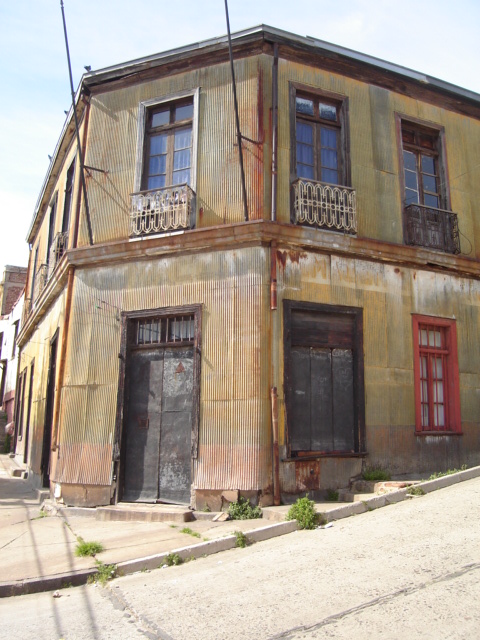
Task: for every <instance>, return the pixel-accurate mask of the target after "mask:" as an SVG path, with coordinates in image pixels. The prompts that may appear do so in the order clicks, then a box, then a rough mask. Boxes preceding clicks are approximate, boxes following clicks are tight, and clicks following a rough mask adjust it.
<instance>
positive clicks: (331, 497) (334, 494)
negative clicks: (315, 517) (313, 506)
mask: <svg viewBox="0 0 480 640" xmlns="http://www.w3.org/2000/svg"><path fill="white" fill-rule="evenodd" d="M337 501H338V491H335V489H327V502H337Z"/></svg>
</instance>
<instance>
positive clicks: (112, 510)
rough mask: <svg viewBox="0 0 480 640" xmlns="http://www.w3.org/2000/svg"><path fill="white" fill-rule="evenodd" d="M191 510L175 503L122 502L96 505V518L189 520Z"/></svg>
mask: <svg viewBox="0 0 480 640" xmlns="http://www.w3.org/2000/svg"><path fill="white" fill-rule="evenodd" d="M194 519H195V518H194V515H193V511H192V510H191V509H188V508H185V507H178V506H175V505H165V504H161V505H160V504H153V505H141V506H139V505H132V504H122V505H121V506H119V505H115V506H111V507H97V508H96V520H102V521H114V520H116V521H122V522H191V521H192V520H194Z"/></svg>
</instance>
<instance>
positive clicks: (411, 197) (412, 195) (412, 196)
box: [405, 189, 418, 205]
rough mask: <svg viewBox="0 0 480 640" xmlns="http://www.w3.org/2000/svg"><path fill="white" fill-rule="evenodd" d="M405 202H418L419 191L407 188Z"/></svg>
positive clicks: (407, 203)
mask: <svg viewBox="0 0 480 640" xmlns="http://www.w3.org/2000/svg"><path fill="white" fill-rule="evenodd" d="M405 204H406V205H409V204H418V191H412V189H405Z"/></svg>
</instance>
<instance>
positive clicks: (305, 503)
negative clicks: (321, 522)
mask: <svg viewBox="0 0 480 640" xmlns="http://www.w3.org/2000/svg"><path fill="white" fill-rule="evenodd" d="M318 516H319V514H318V513H317V512H316V510H315V503H314V501H313V500H309V498H308V496H305V497H303V498H298V500H297V501H296V502H295V503H294V504H292V506H291V507H290V509H289V510H288V513H287V518H286V519H287V520H296V521H297V522H298V526H299V528H300V529H315V527H316V526H317V523H318Z"/></svg>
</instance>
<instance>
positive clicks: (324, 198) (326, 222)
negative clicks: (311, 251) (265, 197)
mask: <svg viewBox="0 0 480 640" xmlns="http://www.w3.org/2000/svg"><path fill="white" fill-rule="evenodd" d="M292 190H293V194H292V195H293V221H294V223H295V224H299V225H304V226H309V227H316V228H321V229H330V230H332V231H342V232H344V233H351V234H355V233H357V203H356V193H355V190H354V189H351V188H349V187H343V186H337V185H332V184H326V183H324V182H316V181H314V180H305V179H304V178H299V179H298V180H295V182H294V183H293V184H292Z"/></svg>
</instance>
